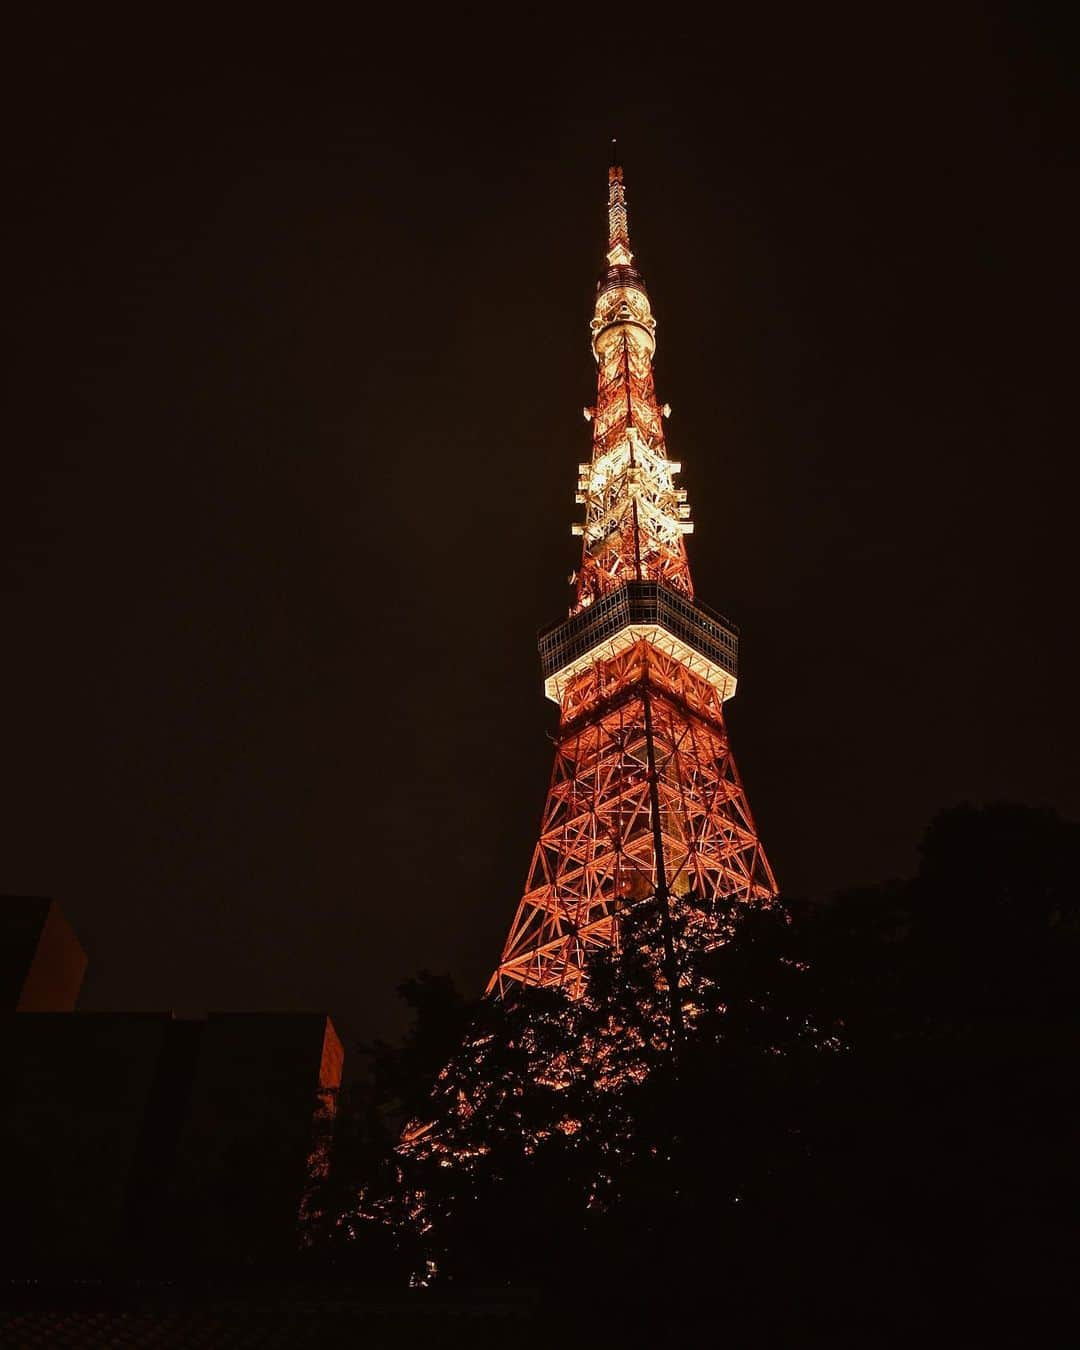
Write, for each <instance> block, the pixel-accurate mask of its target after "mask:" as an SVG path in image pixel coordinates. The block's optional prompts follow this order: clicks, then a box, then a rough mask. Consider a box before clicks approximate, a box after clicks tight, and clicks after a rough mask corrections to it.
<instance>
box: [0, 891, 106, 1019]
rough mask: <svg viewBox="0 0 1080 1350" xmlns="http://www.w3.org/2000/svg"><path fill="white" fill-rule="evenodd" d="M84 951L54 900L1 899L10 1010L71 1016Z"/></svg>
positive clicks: (0, 988)
mask: <svg viewBox="0 0 1080 1350" xmlns="http://www.w3.org/2000/svg"><path fill="white" fill-rule="evenodd" d="M85 974H86V953H85V952H84V951H83V949H82V944H81V943H80V942H79V939H78V938H77V937H76V936H75V933H74V931H73V929H72V927H71V925H70V924H69V923H68V921H67V919H65V918H64V915H63V914H62V913H61V910H60V906H59V905H58V904H57V903H56V902H55V900H46V899H44V898H42V897H40V896H32V895H27V896H21V895H7V896H4V897H3V898H2V899H0V999H2V1004H0V1006H2V1007H3V1008H4V1009H5V1010H6V1011H10V1012H71V1011H72V1009H73V1008H74V1007H75V1002H76V1000H77V999H78V997H79V990H80V989H81V988H82V982H83V976H84V975H85Z"/></svg>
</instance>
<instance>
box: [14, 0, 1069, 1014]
mask: <svg viewBox="0 0 1080 1350" xmlns="http://www.w3.org/2000/svg"><path fill="white" fill-rule="evenodd" d="M939 9H940V11H941V12H939V13H936V14H933V17H927V16H920V15H918V14H915V13H913V12H912V11H909V10H907V9H906V8H900V9H896V10H895V11H892V12H891V17H885V11H884V10H882V9H881V8H880V7H878V8H876V9H875V7H873V6H870V7H862V8H861V9H852V10H851V11H844V12H841V11H832V12H831V16H830V17H829V18H827V19H826V18H823V17H822V16H823V13H824V11H821V10H819V9H818V8H817V7H815V8H814V11H813V19H812V20H811V19H810V18H809V17H804V18H803V19H802V20H800V21H799V22H798V23H797V24H794V25H793V24H792V23H791V22H790V20H789V18H788V16H786V14H785V13H784V12H783V11H775V12H771V13H769V14H763V16H762V17H761V18H760V19H759V20H757V21H756V22H750V21H747V20H745V18H740V19H738V20H736V19H735V18H734V17H731V16H728V15H726V14H725V11H724V10H722V9H716V8H714V9H712V10H711V11H710V14H711V23H712V25H713V27H712V28H709V29H705V28H699V27H695V26H694V25H693V24H691V23H690V22H688V21H680V20H679V19H678V17H677V12H672V11H670V10H669V9H666V8H660V7H658V8H656V9H655V10H650V11H648V12H643V13H642V15H641V16H640V18H632V19H630V20H628V21H626V22H625V23H624V24H623V25H622V36H616V37H613V36H611V35H610V34H607V35H605V33H604V29H603V26H602V19H601V18H599V17H597V18H595V19H588V18H582V17H581V14H571V13H570V12H567V14H566V15H564V16H560V15H559V14H558V13H556V12H555V11H552V10H550V9H546V10H544V11H543V12H542V14H541V13H540V12H536V15H535V17H533V18H530V17H529V11H519V12H517V13H516V17H515V18H514V20H513V23H514V27H513V28H511V27H508V26H507V22H508V20H507V19H506V17H505V16H506V14H507V13H509V10H506V9H503V10H499V11H493V12H492V14H490V15H483V14H481V13H480V12H479V11H476V10H467V9H466V10H461V9H456V10H454V11H453V17H452V18H451V19H447V20H446V21H445V22H444V23H442V24H436V25H425V24H424V23H423V22H421V20H420V18H419V17H418V15H417V12H416V11H406V10H405V9H404V7H402V15H403V17H402V19H401V21H400V23H398V22H396V21H395V20H393V19H390V18H387V17H386V16H385V15H384V16H383V17H382V18H381V19H380V20H378V22H377V23H375V22H373V21H371V20H370V19H369V20H368V21H367V22H366V26H364V25H361V24H360V23H359V22H357V26H355V27H353V28H349V29H342V28H340V27H337V26H336V25H330V24H329V23H328V22H326V23H325V24H324V21H321V20H317V19H315V18H314V17H312V18H307V17H305V15H304V14H303V12H297V13H296V14H293V15H292V16H291V18H290V22H289V25H288V27H283V28H281V29H279V30H266V29H264V28H259V29H254V28H253V29H251V30H250V31H239V30H238V29H237V30H234V31H228V32H227V31H223V30H219V29H218V28H216V27H215V28H214V29H209V28H208V29H205V30H196V31H190V32H174V31H168V30H167V29H165V28H157V27H152V26H149V27H144V28H135V27H128V26H123V25H120V24H117V25H115V26H114V27H113V28H111V29H108V30H106V29H104V28H101V27H89V26H87V27H86V28H84V29H83V30H81V31H65V32H63V33H57V32H36V33H27V34H25V35H23V36H20V38H19V39H18V41H17V42H16V43H15V44H14V47H13V48H12V56H13V60H14V64H15V65H16V66H18V67H19V69H20V71H21V73H20V75H19V78H18V79H17V80H16V81H15V82H14V83H10V84H9V87H8V93H7V97H8V99H9V100H10V106H9V107H8V108H7V109H6V111H5V116H4V123H5V126H6V133H7V136H8V138H9V139H8V148H7V159H8V165H7V171H6V175H5V177H6V185H7V189H8V192H7V198H8V203H7V207H6V214H7V222H6V223H7V226H8V230H9V234H8V244H7V248H6V250H5V251H6V254H7V260H8V262H9V264H11V273H12V275H11V277H10V279H9V282H8V286H7V303H6V309H7V311H8V317H9V320H10V322H11V324H12V327H13V330H14V333H15V336H16V339H17V345H16V350H15V354H14V359H13V361H12V362H11V364H10V365H9V373H10V375H11V376H12V389H11V393H10V394H9V397H8V400H7V404H6V407H7V422H8V428H7V430H8V435H7V436H6V437H5V439H6V440H7V442H8V448H7V454H6V456H5V467H6V473H5V477H6V479H7V485H6V490H5V492H4V494H3V502H2V507H3V534H2V540H3V583H4V596H5V598H4V616H5V617H4V630H5V633H6V636H7V641H6V642H5V649H6V650H5V656H4V660H3V662H2V667H3V675H2V679H3V690H4V692H3V709H4V716H3V758H4V774H3V778H4V800H3V802H2V803H0V806H2V811H3V817H2V818H3V824H4V830H3V841H4V847H3V855H2V868H0V889H3V890H6V891H10V892H15V893H19V892H23V893H25V892H31V893H37V894H49V895H53V896H55V897H56V898H57V899H59V900H60V901H61V903H62V904H63V906H64V908H65V910H66V911H67V913H68V914H69V916H70V918H71V919H72V922H73V923H74V925H75V927H76V930H77V931H78V932H79V934H80V935H81V937H82V939H83V940H84V943H85V945H86V947H87V949H88V951H89V953H90V956H91V970H90V974H89V976H88V979H87V984H86V987H85V994H84V998H83V1006H85V1007H91V1008H97V1007H143V1008H145V1007H153V1008H157V1007H169V1006H173V1007H177V1008H178V1009H181V1010H195V1009H203V1008H209V1007H325V1008H328V1009H329V1010H330V1011H331V1012H332V1014H333V1015H334V1017H335V1020H336V1021H337V1022H338V1024H339V1026H340V1027H341V1029H342V1030H343V1032H344V1033H345V1034H346V1035H347V1036H348V1037H350V1038H354V1037H365V1036H369V1035H372V1034H379V1033H382V1034H388V1033H391V1032H393V1031H395V1030H396V1029H397V1027H398V1024H399V1015H398V1011H397V1004H396V1000H395V997H394V993H393V989H394V986H395V984H396V983H397V981H398V980H399V979H400V978H401V977H402V976H404V975H406V974H408V973H410V972H412V971H414V970H416V969H418V968H419V967H421V966H425V965H426V966H429V967H432V968H434V969H450V970H452V971H453V972H454V973H455V974H456V975H457V976H458V977H459V978H460V980H461V981H462V982H463V983H464V985H465V986H466V987H468V988H473V989H475V988H478V987H479V986H480V984H481V983H482V981H483V979H484V978H485V977H486V975H487V973H488V972H489V970H490V968H491V966H492V964H493V962H494V960H495V959H496V957H497V955H498V952H499V949H500V946H501V942H502V939H503V936H504V934H505V930H506V928H507V926H508V924H509V921H510V919H511V916H512V913H513V909H514V906H515V903H516V900H517V897H518V893H519V890H520V886H521V883H522V881H523V878H524V873H525V868H526V865H527V863H528V857H529V853H530V850H531V847H532V843H533V841H534V835H535V830H536V826H537V821H538V817H539V812H540V807H541V804H542V800H543V794H544V791H545V788H546V783H547V777H548V773H549V769H550V756H551V747H550V743H549V741H548V739H547V735H546V733H548V732H550V731H551V730H552V729H553V726H554V709H553V707H552V706H551V705H549V704H546V703H545V701H544V700H543V697H542V693H541V688H540V679H539V673H538V668H537V663H536V657H535V646H534V640H535V632H536V630H537V628H538V627H540V626H541V625H542V624H544V623H546V622H548V621H550V620H552V619H554V618H557V617H558V616H559V615H560V614H561V613H562V612H563V611H564V608H565V605H566V604H567V603H568V600H569V590H568V588H567V586H566V583H565V578H566V575H567V573H568V572H569V570H570V569H571V567H572V566H574V565H575V561H576V556H575V555H576V546H575V541H572V540H571V537H570V534H569V522H570V520H571V519H572V518H573V517H574V514H575V510H574V507H573V490H574V483H575V466H576V464H577V462H578V460H579V459H582V458H584V457H586V455H587V453H588V428H587V427H586V425H585V423H584V422H583V420H582V417H581V412H580V409H581V406H582V405H583V404H584V403H586V402H591V401H592V396H593V393H594V386H593V369H594V368H593V364H592V358H591V356H590V354H589V351H588V345H587V328H586V325H587V320H588V317H589V313H590V306H591V294H592V290H593V286H594V283H595V278H596V276H597V275H598V271H599V268H600V265H601V260H602V251H603V228H604V199H605V167H606V162H607V148H606V143H607V140H608V138H609V137H610V136H611V135H612V134H615V133H617V134H618V136H619V138H620V143H621V146H622V148H623V152H624V153H623V160H624V163H625V165H626V173H627V183H628V195H629V202H630V208H631V228H632V233H633V238H634V244H635V249H636V252H637V257H638V261H639V263H640V265H641V267H642V268H643V270H644V272H645V275H646V277H647V279H648V282H649V287H650V292H651V295H652V298H653V305H654V309H655V312H656V314H657V317H658V321H659V325H660V326H659V350H658V355H657V381H658V391H659V394H660V397H661V398H662V399H667V400H669V401H670V402H671V403H672V405H673V407H674V415H673V417H672V420H671V422H670V424H669V428H668V430H669V446H670V450H671V453H672V455H673V456H674V457H675V458H678V459H681V460H682V462H683V464H684V466H685V473H684V480H683V481H684V485H685V486H686V487H687V488H688V490H689V493H690V501H691V503H692V505H693V508H694V517H695V520H696V522H697V524H696V533H695V534H694V535H693V536H692V538H691V540H690V547H691V560H692V563H693V566H694V569H695V577H696V581H697V585H698V589H699V593H700V594H701V596H702V598H703V599H705V600H707V601H708V602H710V603H712V604H714V605H715V606H717V607H718V608H720V609H722V610H724V611H726V612H727V613H729V614H731V615H732V616H733V617H734V618H735V619H736V620H737V621H738V622H739V623H740V625H741V627H742V633H743V666H742V680H741V683H740V692H739V696H738V698H737V699H736V700H735V703H734V704H733V705H731V714H730V722H731V727H732V733H733V736H734V739H735V747H736V752H737V755H738V758H739V762H740V766H741V768H742V771H743V775H744V777H745V779H746V781H747V786H748V789H749V792H750V796H751V802H752V804H753V806H754V809H755V812H756V814H757V817H758V821H759V825H760V827H761V829H762V832H763V834H764V837H765V839H766V842H767V845H768V848H769V850H770V853H771V855H772V858H773V861H774V864H775V866H776V869H777V872H778V874H779V876H780V879H781V882H782V884H783V885H784V887H785V889H786V890H788V891H789V892H792V893H807V892H814V893H816V892H822V891H825V890H828V889H831V888H833V887H836V886H839V885H842V884H847V883H854V882H858V881H861V880H875V879H880V878H882V877H885V876H889V875H892V874H897V873H900V872H903V871H904V870H906V869H907V868H909V867H910V866H911V865H912V863H913V861H914V856H915V846H916V843H917V840H918V836H919V833H920V831H921V828H922V826H923V825H924V824H925V822H926V821H927V819H928V818H929V817H930V816H931V815H932V814H933V813H934V812H935V811H936V810H937V809H939V808H940V807H942V806H944V805H947V804H949V803H952V802H956V801H959V800H964V799H972V800H989V799H995V798H1002V797H1005V798H1010V799H1015V800H1020V801H1027V802H1045V803H1049V804H1053V805H1055V806H1057V807H1059V808H1060V809H1062V810H1063V811H1065V812H1067V813H1071V814H1074V815H1075V814H1078V813H1080V775H1078V773H1077V767H1076V765H1077V756H1076V752H1077V739H1076V730H1077V727H1076V719H1075V705H1076V694H1075V683H1076V667H1075V654H1076V653H1075V637H1074V634H1075V627H1076V614H1075V601H1074V594H1075V582H1076V571H1077V568H1076V510H1077V508H1076V495H1075V486H1076V484H1075V479H1073V480H1072V481H1070V476H1071V474H1072V470H1073V459H1074V456H1075V453H1076V435H1075V413H1074V403H1075V382H1076V376H1075V373H1074V372H1075V347H1076V340H1075V324H1076V319H1075V313H1076V309H1075V286H1074V283H1075V279H1076V278H1075V265H1074V262H1073V257H1074V250H1075V238H1076V219H1075V211H1074V209H1073V203H1072V200H1071V194H1072V182H1073V177H1074V174H1075V161H1074V160H1073V159H1072V158H1071V150H1070V146H1071V143H1072V142H1071V130H1067V123H1068V121H1069V118H1068V117H1067V114H1069V113H1071V112H1072V111H1073V109H1072V108H1071V107H1070V106H1069V102H1068V100H1069V97H1070V96H1069V95H1068V93H1067V77H1068V74H1069V62H1070V59H1071V58H1069V56H1068V50H1069V49H1068V47H1067V46H1066V44H1065V43H1064V41H1063V39H1062V37H1061V35H1060V34H1057V33H1054V32H1052V31H1050V30H1049V29H1048V28H1046V27H1045V26H1040V23H1039V22H1037V21H1036V20H1035V18H1034V17H1032V18H1029V19H1026V20H1022V19H1021V18H1020V17H1019V16H1021V15H1022V14H1025V13H1027V12H1028V10H1027V9H1026V8H1024V9H1021V8H1020V7H1017V9H1016V10H1015V11H1013V12H1011V13H1010V12H1009V11H1007V10H1003V9H1001V8H1000V7H995V8H992V9H988V8H984V7H979V6H968V5H964V4H961V5H955V6H941V7H939ZM600 12H601V11H600V7H596V9H595V13H596V14H598V15H599V14H600ZM603 12H604V13H613V12H615V11H613V10H611V9H610V7H603ZM946 12H947V17H946ZM500 15H501V16H502V17H498V16H500ZM144 22H145V21H144ZM164 22H165V20H164V19H163V18H162V17H161V16H158V18H157V20H156V23H158V24H164Z"/></svg>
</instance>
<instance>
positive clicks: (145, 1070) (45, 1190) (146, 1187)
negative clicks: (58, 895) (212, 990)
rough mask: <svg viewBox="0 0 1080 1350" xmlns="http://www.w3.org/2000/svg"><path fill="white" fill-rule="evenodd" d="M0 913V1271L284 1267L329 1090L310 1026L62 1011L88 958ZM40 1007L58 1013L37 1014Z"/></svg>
mask: <svg viewBox="0 0 1080 1350" xmlns="http://www.w3.org/2000/svg"><path fill="white" fill-rule="evenodd" d="M0 907H2V908H0V912H2V915H3V917H2V921H0V935H2V940H3V947H2V957H0V960H2V962H3V966H2V969H3V977H4V981H5V983H4V992H5V998H6V999H7V1008H8V1011H7V1012H6V1014H5V1015H4V1017H3V1019H2V1022H0V1054H2V1055H3V1064H4V1066H5V1068H4V1076H3V1078H4V1098H5V1100H4V1110H3V1116H2V1121H0V1157H2V1163H0V1185H2V1187H3V1195H4V1197H5V1203H4V1206H3V1209H2V1211H0V1225H2V1228H3V1241H4V1246H5V1248H6V1250H7V1251H8V1252H9V1253H10V1263H9V1264H10V1268H11V1269H13V1270H21V1271H23V1272H25V1273H30V1274H35V1275H38V1274H42V1273H48V1274H54V1273H59V1272H65V1271H68V1272H70V1271H107V1270H117V1269H130V1268H132V1267H133V1266H134V1267H143V1268H149V1269H154V1268H155V1267H164V1266H169V1265H173V1266H175V1264H176V1263H177V1262H181V1263H191V1264H194V1265H201V1264H205V1263H207V1262H212V1263H215V1264H222V1263H225V1264H235V1263H245V1262H249V1261H254V1260H257V1259H267V1258H270V1259H272V1258H274V1257H278V1256H283V1255H286V1254H287V1253H288V1252H290V1251H292V1250H294V1249H295V1247H296V1245H297V1229H298V1218H299V1215H300V1211H301V1207H302V1205H303V1202H304V1196H305V1194H306V1191H307V1188H308V1186H309V1184H310V1182H311V1180H312V1178H313V1172H314V1170H315V1169H316V1168H317V1166H318V1150H319V1147H320V1139H321V1138H322V1133H321V1131H322V1127H323V1123H324V1122H325V1121H326V1120H327V1119H328V1117H329V1116H331V1115H332V1111H333V1102H334V1089H336V1088H337V1087H338V1086H339V1085H340V1082H341V1072H342V1064H343V1052H342V1048H341V1042H340V1041H339V1040H338V1037H337V1035H336V1033H335V1031H334V1028H333V1025H332V1023H331V1021H330V1019H329V1018H328V1017H327V1016H326V1014H325V1013H303V1012H301V1013H287V1012H277V1013H275V1012H270V1013H257V1012H256V1013H226V1012H219V1013H211V1014H210V1015H209V1016H207V1017H205V1018H187V1019H185V1018H177V1017H175V1016H174V1015H173V1014H172V1013H170V1012H133V1013H104V1012H74V1011H70V1009H71V1008H72V1007H73V1005H74V1001H75V996H76V994H77V990H78V985H79V982H80V981H81V978H82V972H83V971H84V970H85V966H86V958H85V956H83V954H82V949H81V947H80V946H79V944H78V941H77V939H76V938H75V935H74V933H73V932H72V931H71V929H70V927H69V926H68V924H67V923H66V921H65V920H64V918H63V915H62V914H61V913H60V911H59V910H58V909H57V907H56V905H55V904H53V903H52V902H50V901H47V900H40V901H37V900H36V901H26V900H22V899H18V900H15V901H11V902H7V901H5V902H0ZM76 958H77V959H76ZM50 1004H51V1006H52V1007H54V1008H60V1009H63V1011H51V1010H50V1011H37V1010H36V1009H40V1008H43V1007H48V1006H50ZM27 1007H28V1008H30V1009H35V1010H33V1011H23V1010H22V1009H24V1008H27Z"/></svg>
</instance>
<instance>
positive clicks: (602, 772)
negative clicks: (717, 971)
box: [488, 164, 776, 997]
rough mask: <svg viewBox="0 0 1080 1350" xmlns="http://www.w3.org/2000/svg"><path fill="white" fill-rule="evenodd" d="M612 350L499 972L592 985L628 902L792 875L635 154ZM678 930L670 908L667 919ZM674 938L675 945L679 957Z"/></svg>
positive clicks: (611, 298) (734, 888) (611, 259)
mask: <svg viewBox="0 0 1080 1350" xmlns="http://www.w3.org/2000/svg"><path fill="white" fill-rule="evenodd" d="M590 328H591V334H592V351H593V355H594V356H595V358H596V363H597V369H598V374H597V394H596V406H595V407H593V408H586V409H585V416H586V418H587V419H588V420H589V421H590V422H591V423H592V457H591V459H590V460H589V462H588V463H585V464H580V465H579V466H578V474H579V477H578V490H577V495H576V500H577V503H578V505H579V506H582V507H584V516H585V519H584V521H583V522H581V523H579V524H575V525H573V527H572V529H573V533H574V534H575V535H580V536H581V538H582V540H583V546H582V555H581V567H580V569H579V571H578V572H577V575H576V578H575V580H576V595H575V600H574V604H573V606H572V607H571V610H570V614H569V617H568V618H566V619H564V620H562V621H561V622H560V623H557V624H554V625H553V626H552V627H550V628H547V629H546V630H544V631H543V632H542V633H541V635H540V659H541V665H542V668H543V675H544V692H545V693H546V694H547V696H548V698H550V699H552V700H553V701H554V702H555V703H557V704H558V705H559V710H560V719H559V726H558V730H557V732H556V734H555V767H554V771H553V773H552V776H551V786H550V787H549V789H548V795H547V802H546V805H545V807H544V813H543V817H542V820H541V825H540V838H539V842H538V843H537V845H536V849H535V851H534V853H533V857H532V864H531V866H530V868H529V873H528V879H527V881H526V885H525V893H524V895H523V896H522V898H521V902H520V904H519V905H518V910H517V914H516V915H515V917H514V922H513V924H512V925H511V928H510V933H509V936H508V937H507V939H506V946H505V948H504V950H503V954H502V959H501V960H500V962H499V965H498V967H497V968H496V970H495V973H494V974H493V975H492V977H491V981H490V983H489V986H488V990H489V992H494V993H497V994H503V993H505V992H507V990H508V989H511V988H513V986H514V984H515V982H517V983H524V984H530V985H547V986H556V987H560V988H562V989H563V990H564V991H565V992H566V993H567V994H569V995H570V996H571V997H578V996H579V995H580V994H581V993H582V991H583V988H584V981H585V978H586V962H587V959H588V957H589V955H590V953H591V952H592V951H593V950H595V949H596V948H599V947H602V946H606V945H609V944H615V945H616V947H617V945H618V943H619V914H620V910H623V909H625V908H626V907H627V906H631V905H637V904H640V903H644V902H650V901H651V902H653V903H657V904H659V906H660V907H661V911H662V913H663V914H664V915H665V916H669V914H670V910H671V907H672V906H673V905H676V904H679V903H680V902H681V901H682V900H684V899H692V900H693V902H694V905H693V907H692V908H693V909H694V911H695V912H696V913H698V914H700V915H705V914H707V913H708V909H709V906H710V904H712V903H714V902H716V901H719V900H724V901H728V902H730V901H739V900H743V901H750V900H767V899H769V898H770V897H772V896H774V895H775V894H776V882H775V879H774V877H773V873H772V869H771V868H770V866H769V863H768V860H767V859H766V856H765V851H764V849H763V848H762V845H761V842H760V840H759V838H758V832H757V828H756V826H755V825H754V819H753V816H752V815H751V813H750V807H749V804H748V802H747V799H746V793H745V791H744V790H743V785H742V782H741V780H740V778H739V774H738V770H737V769H736V767H735V759H734V757H733V755H732V751H731V743H730V740H729V738H728V733H727V728H726V726H725V723H724V712H723V705H724V703H725V701H726V700H727V699H729V698H731V697H732V695H733V694H734V693H735V681H736V674H737V658H738V630H737V629H736V628H735V626H734V625H733V624H732V623H730V622H729V621H728V620H727V619H725V618H724V617H723V616H722V615H720V614H718V613H716V612H715V611H714V610H712V609H709V608H708V606H706V605H704V604H702V603H701V601H700V600H698V599H696V597H695V595H694V585H693V580H692V578H691V575H690V564H689V561H688V559H687V554H686V542H685V537H686V535H688V534H689V533H691V531H692V530H693V525H692V524H691V522H690V519H689V516H690V508H689V506H688V505H687V502H686V492H685V490H683V489H681V488H678V487H676V486H675V480H676V478H677V476H678V474H679V470H680V465H679V464H678V463H677V462H675V461H674V460H671V459H669V458H668V453H667V447H666V445H665V441H664V419H665V417H666V416H667V415H668V414H669V413H670V409H669V408H668V406H667V405H666V404H665V405H663V406H662V407H661V406H660V405H659V404H658V403H657V401H656V394H655V391H654V388H653V371H652V359H653V354H654V352H655V350H656V320H655V319H654V318H653V315H652V308H651V305H650V303H649V296H648V292H647V291H646V289H645V282H644V280H643V278H642V276H641V273H640V272H639V271H638V270H637V268H636V267H635V266H634V255H633V254H632V253H631V251H630V234H629V227H628V222H627V213H626V192H625V188H624V185H623V171H622V169H621V167H619V166H618V165H617V164H614V165H613V166H612V168H611V169H610V170H609V172H608V248H607V268H606V270H605V271H604V273H603V275H602V276H601V278H600V281H599V283H598V285H597V293H596V308H595V312H594V315H593V319H592V322H591V324H590ZM668 931H669V932H670V922H669V926H668ZM670 955H671V953H670V952H669V957H670Z"/></svg>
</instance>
